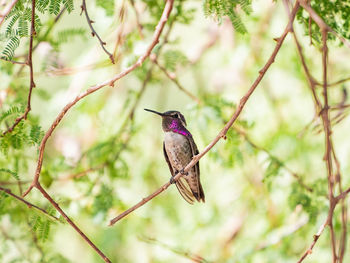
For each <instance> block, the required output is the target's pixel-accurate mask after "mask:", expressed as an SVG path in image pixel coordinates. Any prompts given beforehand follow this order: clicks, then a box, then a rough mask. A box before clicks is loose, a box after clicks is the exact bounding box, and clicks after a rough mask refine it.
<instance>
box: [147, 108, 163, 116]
mask: <svg viewBox="0 0 350 263" xmlns="http://www.w3.org/2000/svg"><path fill="white" fill-rule="evenodd" d="M144 110H145V111H149V112H153V113H155V114H158V115H159V116H162V117H163V116H167V115H165V114H164V113H161V112H158V111H155V110H150V109H144Z"/></svg>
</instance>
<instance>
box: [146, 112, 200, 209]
mask: <svg viewBox="0 0 350 263" xmlns="http://www.w3.org/2000/svg"><path fill="white" fill-rule="evenodd" d="M144 110H145V111H149V112H152V113H155V114H157V115H159V116H161V117H162V128H163V131H164V141H163V153H164V157H165V160H166V162H167V163H168V166H169V170H170V173H171V178H170V183H175V185H176V187H177V189H178V191H179V192H180V194H181V196H182V197H183V198H184V199H185V200H186V201H187V202H188V203H190V204H193V203H194V202H195V201H198V202H201V201H202V202H203V203H204V202H205V196H204V191H203V188H202V185H201V182H200V170H199V162H197V163H196V164H195V165H194V166H193V167H192V168H191V169H190V170H189V171H188V172H187V173H185V175H184V176H182V177H180V178H179V179H178V180H176V181H175V182H174V177H175V176H176V175H177V174H178V173H184V168H185V167H186V166H187V164H188V163H189V162H190V161H191V160H192V158H193V156H195V155H196V154H198V149H197V145H196V144H195V142H194V140H193V137H192V134H191V133H190V132H189V131H188V130H187V129H186V126H187V124H186V120H185V117H184V116H183V115H182V114H181V113H180V112H179V111H175V110H171V111H166V112H163V113H161V112H157V111H154V110H150V109H144Z"/></svg>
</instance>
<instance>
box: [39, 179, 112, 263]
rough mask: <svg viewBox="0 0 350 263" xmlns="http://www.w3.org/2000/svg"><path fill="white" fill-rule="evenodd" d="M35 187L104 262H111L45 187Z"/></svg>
mask: <svg viewBox="0 0 350 263" xmlns="http://www.w3.org/2000/svg"><path fill="white" fill-rule="evenodd" d="M36 188H37V189H38V190H39V191H40V192H41V193H42V195H43V196H44V197H45V198H46V199H47V200H49V202H50V203H51V204H52V205H53V207H55V209H56V210H57V211H58V212H59V213H60V214H61V215H62V216H63V217H64V219H66V221H67V222H68V223H69V224H70V225H71V226H72V227H73V228H74V229H75V231H77V232H78V233H79V235H80V236H81V237H82V238H83V239H84V240H85V241H86V242H87V243H88V244H89V245H90V246H91V247H92V248H93V249H94V250H95V251H96V252H97V253H98V254H99V255H100V256H101V257H102V258H103V260H104V261H105V262H108V263H111V260H110V259H109V258H108V257H107V256H106V255H105V254H104V253H103V252H102V251H101V250H100V249H99V248H98V247H97V246H96V245H95V244H94V243H93V242H92V241H91V240H90V239H89V238H88V237H87V236H86V235H85V234H84V233H83V231H81V230H80V228H79V227H78V226H77V225H76V224H75V223H74V222H73V221H72V220H71V219H70V218H69V217H68V216H67V214H66V213H65V212H64V211H63V210H62V209H61V207H60V206H59V205H58V203H56V202H55V201H54V200H53V199H52V198H51V196H50V195H49V194H48V193H47V192H46V191H45V189H44V188H43V187H42V186H41V185H40V184H38V185H37V186H36Z"/></svg>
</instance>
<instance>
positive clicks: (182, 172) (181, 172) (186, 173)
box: [179, 169, 188, 176]
mask: <svg viewBox="0 0 350 263" xmlns="http://www.w3.org/2000/svg"><path fill="white" fill-rule="evenodd" d="M179 173H180V174H183V175H186V176H187V175H188V172H185V170H184V169H181V170H180V171H179Z"/></svg>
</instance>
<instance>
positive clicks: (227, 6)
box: [203, 0, 252, 34]
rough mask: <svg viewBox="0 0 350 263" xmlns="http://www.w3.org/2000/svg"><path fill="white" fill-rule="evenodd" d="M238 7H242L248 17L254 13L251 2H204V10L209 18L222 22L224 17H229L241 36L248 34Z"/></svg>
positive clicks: (223, 0) (214, 0) (234, 0)
mask: <svg viewBox="0 0 350 263" xmlns="http://www.w3.org/2000/svg"><path fill="white" fill-rule="evenodd" d="M237 7H240V8H241V9H242V10H243V11H244V12H245V13H246V14H247V15H249V14H250V13H251V11H252V9H251V0H204V2H203V9H204V14H205V15H206V16H207V17H209V16H210V17H213V18H214V19H216V20H217V21H219V22H221V20H222V18H223V17H229V18H230V20H231V23H232V25H233V27H234V28H235V30H236V31H237V32H239V33H241V34H245V33H247V32H248V31H247V28H246V27H245V25H244V24H243V22H242V20H241V18H240V16H239V14H238V12H237Z"/></svg>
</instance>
